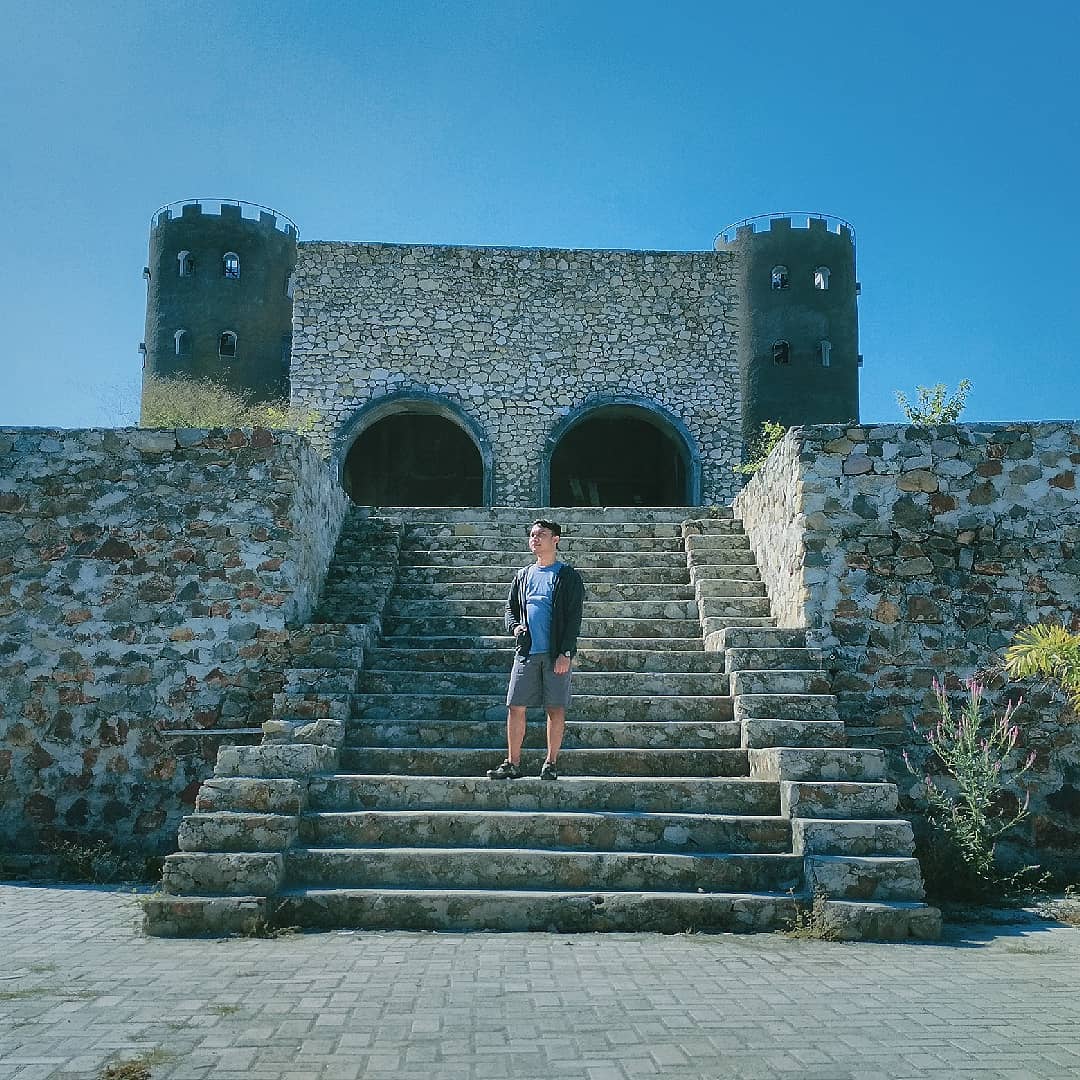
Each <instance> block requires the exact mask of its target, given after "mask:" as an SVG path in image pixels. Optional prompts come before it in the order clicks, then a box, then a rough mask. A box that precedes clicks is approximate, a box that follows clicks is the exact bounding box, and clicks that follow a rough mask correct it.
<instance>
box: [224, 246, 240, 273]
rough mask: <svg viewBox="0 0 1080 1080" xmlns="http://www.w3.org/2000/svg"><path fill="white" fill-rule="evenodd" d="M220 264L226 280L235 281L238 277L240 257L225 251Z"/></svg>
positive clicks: (232, 252)
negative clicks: (231, 279)
mask: <svg viewBox="0 0 1080 1080" xmlns="http://www.w3.org/2000/svg"><path fill="white" fill-rule="evenodd" d="M221 262H222V266H223V267H224V270H225V276H226V277H227V278H233V279H236V278H239V277H240V256H239V255H237V254H236V252H235V251H226V252H225V254H224V255H223V256H222V259H221Z"/></svg>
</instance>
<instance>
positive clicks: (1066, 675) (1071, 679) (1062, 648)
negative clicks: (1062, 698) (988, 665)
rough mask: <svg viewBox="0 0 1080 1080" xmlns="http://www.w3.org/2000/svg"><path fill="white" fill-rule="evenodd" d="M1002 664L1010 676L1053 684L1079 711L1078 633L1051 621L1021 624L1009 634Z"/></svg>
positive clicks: (1079, 659)
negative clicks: (1008, 644)
mask: <svg viewBox="0 0 1080 1080" xmlns="http://www.w3.org/2000/svg"><path fill="white" fill-rule="evenodd" d="M1004 664H1005V670H1006V671H1007V672H1008V673H1009V674H1010V675H1011V676H1012V677H1013V678H1014V679H1027V678H1031V677H1032V676H1039V677H1041V678H1044V679H1050V680H1051V681H1052V682H1055V683H1057V684H1058V686H1060V687H1061V689H1062V690H1063V691H1064V692H1065V694H1066V695H1067V697H1068V698H1069V704H1070V705H1072V707H1073V709H1074V710H1075V711H1076V712H1080V634H1074V633H1071V632H1070V631H1068V630H1066V629H1065V627H1064V626H1057V625H1054V624H1046V623H1037V624H1036V625H1034V626H1025V627H1024V628H1023V629H1021V630H1017V632H1016V633H1015V634H1014V635H1013V643H1012V644H1011V645H1010V646H1009V647H1008V648H1007V649H1006V650H1005V660H1004Z"/></svg>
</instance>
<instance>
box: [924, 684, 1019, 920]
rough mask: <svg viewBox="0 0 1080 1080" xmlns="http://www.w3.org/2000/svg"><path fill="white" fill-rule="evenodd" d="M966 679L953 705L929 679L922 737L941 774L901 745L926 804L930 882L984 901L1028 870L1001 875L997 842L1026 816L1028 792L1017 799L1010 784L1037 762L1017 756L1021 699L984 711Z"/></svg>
mask: <svg viewBox="0 0 1080 1080" xmlns="http://www.w3.org/2000/svg"><path fill="white" fill-rule="evenodd" d="M965 685H966V687H967V691H968V696H967V699H966V701H965V702H964V705H963V707H962V708H961V709H959V710H954V709H953V706H952V703H951V702H950V701H949V698H948V695H947V694H946V692H945V688H944V687H943V686H942V685H941V683H939V682H938V681H937V680H936V679H935V680H934V695H935V697H936V698H937V706H938V714H939V720H938V723H937V725H936V726H935V727H934V728H933V729H932V730H931V731H929V732H927V733H925V735H924V738H925V739H926V741H927V743H929V745H930V749H931V750H932V751H933V756H934V758H936V760H937V763H938V765H939V766H940V767H941V770H942V771H943V779H940V780H939V779H935V778H934V777H933V776H932V775H931V774H930V773H931V770H920V769H919V768H917V767H916V766H915V765H914V764H913V763H912V761H911V759H910V758H909V756H908V754H907V752H906V751H905V753H904V761H905V763H906V764H907V767H908V770H909V771H910V772H911V773H912V774H913V775H915V776H918V777H919V778H920V779H921V780H922V782H923V785H924V787H925V791H926V798H927V801H928V802H929V804H930V812H929V815H928V817H929V822H930V827H931V838H930V840H931V842H930V847H929V850H928V851H927V852H926V853H925V857H924V864H923V870H924V873H925V875H926V879H927V887H928V889H930V891H931V892H932V893H934V894H936V895H937V896H939V897H941V898H942V899H956V900H988V899H992V898H1000V897H1004V896H1008V895H1009V894H1011V893H1015V892H1016V891H1018V890H1019V889H1020V888H1021V887H1022V885H1023V880H1024V878H1025V877H1027V876H1028V875H1026V874H1024V873H1023V872H1021V874H1019V875H1017V874H1012V875H1006V874H1004V873H1003V872H1002V871H1001V870H1000V868H999V867H998V865H997V861H996V859H995V847H996V843H997V840H998V839H999V838H1000V837H1001V836H1002V835H1003V834H1004V833H1006V832H1008V831H1009V829H1011V828H1013V827H1014V826H1015V825H1018V824H1019V823H1020V822H1021V821H1023V819H1024V818H1025V817H1026V816H1027V812H1028V810H1027V805H1028V804H1027V798H1026V797H1025V798H1024V799H1023V800H1020V799H1018V798H1017V797H1016V796H1015V795H1013V794H1012V793H1011V792H1010V790H1009V789H1010V788H1012V787H1014V786H1015V785H1016V783H1017V781H1018V780H1019V779H1020V778H1021V777H1022V776H1023V775H1024V774H1025V773H1026V772H1027V771H1028V770H1029V769H1030V768H1031V766H1032V765H1033V764H1034V763H1035V753H1034V752H1032V753H1031V754H1029V755H1028V756H1027V757H1026V758H1025V759H1023V760H1021V757H1020V754H1019V752H1018V751H1017V749H1016V742H1017V739H1018V738H1019V735H1020V731H1019V728H1018V727H1017V726H1016V725H1015V724H1014V723H1013V722H1012V721H1013V713H1014V712H1015V710H1016V708H1017V706H1018V705H1019V702H1017V703H1016V704H1010V705H1008V706H1006V708H1005V711H1004V713H1003V714H1002V715H1000V716H995V717H987V716H986V715H985V714H984V710H983V687H982V684H981V683H979V682H977V681H975V680H970V681H968V682H967V683H966V684H965Z"/></svg>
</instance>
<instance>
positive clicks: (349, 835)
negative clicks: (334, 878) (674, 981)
mask: <svg viewBox="0 0 1080 1080" xmlns="http://www.w3.org/2000/svg"><path fill="white" fill-rule="evenodd" d="M300 841H301V843H303V844H308V845H312V846H315V847H401V848H408V847H468V848H530V847H535V846H536V845H538V844H543V845H544V846H545V847H548V848H558V849H562V850H578V851H580V850H587V851H659V852H680V853H689V854H697V853H702V852H729V853H750V852H759V853H772V854H778V853H790V852H791V823H790V822H789V821H788V820H787V819H786V818H782V817H734V816H729V815H719V814H638V813H629V814H626V813H622V814H620V813H612V812H607V813H597V812H593V813H582V812H577V813H574V812H567V811H562V812H558V811H544V812H541V811H533V812H528V813H523V812H521V811H517V810H502V811H493V810H391V811H373V810H361V811H346V812H343V813H342V812H337V813H334V812H331V813H317V814H307V815H305V816H304V817H303V818H301V820H300Z"/></svg>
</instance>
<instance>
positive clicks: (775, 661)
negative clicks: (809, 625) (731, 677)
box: [724, 648, 822, 674]
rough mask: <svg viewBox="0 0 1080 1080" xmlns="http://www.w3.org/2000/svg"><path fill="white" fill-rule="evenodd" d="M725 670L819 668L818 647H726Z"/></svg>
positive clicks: (819, 652) (797, 669) (819, 656)
mask: <svg viewBox="0 0 1080 1080" xmlns="http://www.w3.org/2000/svg"><path fill="white" fill-rule="evenodd" d="M724 657H725V660H726V665H725V667H726V670H727V672H728V673H729V674H730V673H732V672H735V671H799V670H807V669H812V670H815V671H817V670H820V668H821V659H822V657H821V650H820V649H803V648H796V649H745V648H743V649H727V650H725V652H724Z"/></svg>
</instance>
